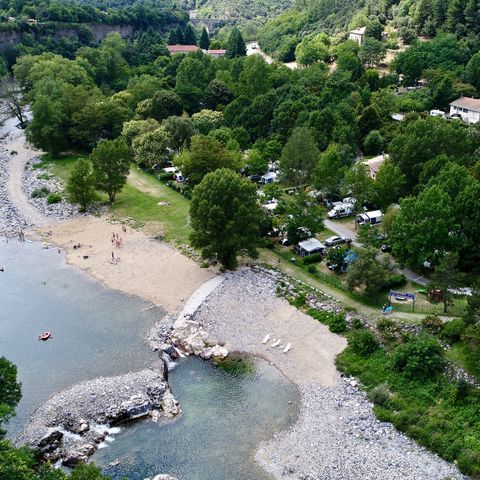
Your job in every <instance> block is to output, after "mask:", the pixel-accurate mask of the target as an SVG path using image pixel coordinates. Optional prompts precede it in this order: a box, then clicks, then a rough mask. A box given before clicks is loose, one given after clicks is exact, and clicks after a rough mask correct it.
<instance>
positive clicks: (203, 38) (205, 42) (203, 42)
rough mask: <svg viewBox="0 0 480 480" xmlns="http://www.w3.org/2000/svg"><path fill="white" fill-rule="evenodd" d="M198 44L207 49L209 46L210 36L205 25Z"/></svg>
mask: <svg viewBox="0 0 480 480" xmlns="http://www.w3.org/2000/svg"><path fill="white" fill-rule="evenodd" d="M199 46H200V48H201V49H202V50H208V47H209V46H210V37H209V36H208V32H207V29H206V28H205V27H203V29H202V35H201V36H200V43H199Z"/></svg>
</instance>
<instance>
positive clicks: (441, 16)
mask: <svg viewBox="0 0 480 480" xmlns="http://www.w3.org/2000/svg"><path fill="white" fill-rule="evenodd" d="M446 19H447V0H434V2H433V20H434V23H435V27H437V28H440V27H443V25H444V23H445V20H446Z"/></svg>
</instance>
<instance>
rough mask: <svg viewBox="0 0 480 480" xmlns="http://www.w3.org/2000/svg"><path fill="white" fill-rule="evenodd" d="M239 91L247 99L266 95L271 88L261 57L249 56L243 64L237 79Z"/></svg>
mask: <svg viewBox="0 0 480 480" xmlns="http://www.w3.org/2000/svg"><path fill="white" fill-rule="evenodd" d="M238 81H239V91H240V93H241V94H242V95H243V96H245V97H247V98H254V97H256V96H257V95H261V94H264V93H267V92H268V90H270V88H271V84H272V82H271V79H270V75H269V68H268V65H267V63H266V62H265V60H264V59H263V57H262V56H261V55H258V54H257V55H250V56H249V57H247V58H246V59H245V61H244V62H243V69H242V72H241V73H240V76H239V78H238Z"/></svg>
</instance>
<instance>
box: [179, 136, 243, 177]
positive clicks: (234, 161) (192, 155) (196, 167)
mask: <svg viewBox="0 0 480 480" xmlns="http://www.w3.org/2000/svg"><path fill="white" fill-rule="evenodd" d="M175 165H178V167H179V168H181V170H182V173H183V175H184V176H185V178H187V179H188V181H189V183H191V184H192V185H196V184H198V183H200V182H201V181H202V179H203V177H205V175H207V174H208V173H210V172H214V171H215V170H217V169H221V168H223V169H225V168H227V169H230V170H238V169H239V168H240V166H241V155H240V152H236V151H231V150H227V149H226V148H225V147H224V146H223V145H222V144H221V143H220V142H219V141H218V140H217V139H215V138H213V137H211V136H205V135H195V136H193V137H192V145H191V147H190V149H188V150H183V151H182V153H181V154H180V155H179V156H178V158H177V159H176V160H175Z"/></svg>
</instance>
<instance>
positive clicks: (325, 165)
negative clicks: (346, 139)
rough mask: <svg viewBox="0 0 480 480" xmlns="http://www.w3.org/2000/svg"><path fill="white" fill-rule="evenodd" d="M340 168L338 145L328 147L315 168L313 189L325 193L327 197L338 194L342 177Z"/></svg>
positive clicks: (342, 173)
mask: <svg viewBox="0 0 480 480" xmlns="http://www.w3.org/2000/svg"><path fill="white" fill-rule="evenodd" d="M342 167H343V166H342V160H341V158H340V154H339V151H338V145H336V144H331V145H329V146H328V148H327V149H326V150H325V151H324V152H323V153H322V154H321V156H320V158H319V161H318V163H317V165H316V166H315V171H314V177H313V183H314V185H315V187H317V188H318V189H319V190H321V191H323V192H325V193H326V194H327V195H328V196H331V195H332V194H335V193H338V192H339V191H340V184H341V181H342V179H343V175H344V172H343V168H342Z"/></svg>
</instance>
